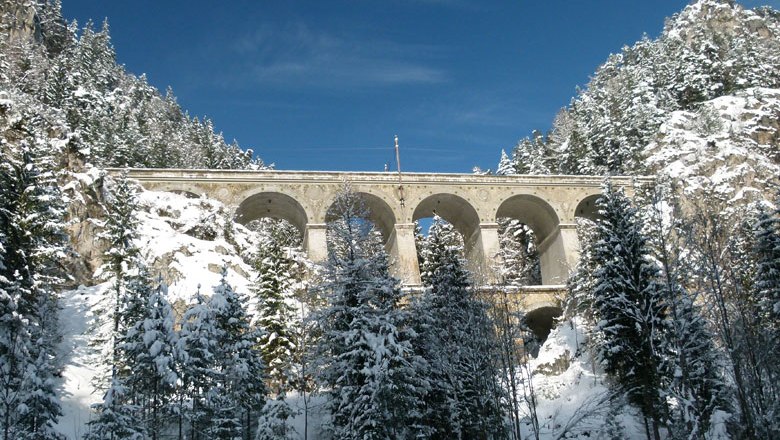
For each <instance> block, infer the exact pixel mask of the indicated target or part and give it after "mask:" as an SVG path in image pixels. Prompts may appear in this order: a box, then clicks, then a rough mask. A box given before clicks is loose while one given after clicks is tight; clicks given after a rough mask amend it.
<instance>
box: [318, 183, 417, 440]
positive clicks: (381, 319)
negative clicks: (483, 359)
mask: <svg viewBox="0 0 780 440" xmlns="http://www.w3.org/2000/svg"><path fill="white" fill-rule="evenodd" d="M331 213H332V218H333V219H334V220H333V221H331V222H330V223H329V224H328V235H329V238H330V240H331V242H332V243H331V246H330V252H329V257H328V263H327V265H326V271H327V273H328V281H327V282H326V283H325V284H324V286H323V287H322V289H323V291H324V293H325V295H326V296H327V298H328V300H329V303H328V306H327V307H326V308H325V309H324V310H323V311H322V312H321V315H320V319H319V322H320V326H321V328H322V337H321V339H320V341H321V343H320V347H319V352H320V359H321V360H322V363H323V365H322V369H321V372H320V381H321V383H322V384H323V386H324V388H325V389H326V390H327V391H326V394H327V406H328V408H329V410H330V413H331V420H332V425H333V427H332V429H333V435H334V437H336V438H340V439H366V438H374V439H394V438H414V437H416V436H418V435H424V434H425V431H424V430H423V427H422V426H421V423H420V417H421V413H420V410H421V408H420V404H421V396H422V395H424V393H425V385H426V383H425V381H424V379H423V377H421V375H420V371H421V368H422V366H421V365H420V363H421V359H420V358H419V357H418V356H414V355H413V353H412V347H411V344H410V342H409V341H410V337H411V334H409V333H408V330H407V329H406V328H405V327H406V325H405V322H406V319H407V318H406V314H405V313H404V312H403V311H402V310H401V309H400V307H399V301H400V299H401V292H400V289H399V287H398V280H396V279H395V278H392V277H391V276H390V274H389V270H388V262H387V255H386V253H385V252H384V249H383V247H382V245H381V242H380V241H379V240H378V238H377V235H376V234H375V233H373V232H372V230H373V225H372V224H371V223H370V222H369V221H368V220H367V218H368V213H367V211H366V210H365V209H364V208H363V206H362V203H361V202H360V199H359V198H358V196H357V195H356V194H355V193H353V192H352V191H351V190H350V189H349V188H346V189H345V190H344V191H343V192H342V193H340V194H339V195H338V196H337V198H336V201H335V202H334V204H333V208H332V211H331Z"/></svg>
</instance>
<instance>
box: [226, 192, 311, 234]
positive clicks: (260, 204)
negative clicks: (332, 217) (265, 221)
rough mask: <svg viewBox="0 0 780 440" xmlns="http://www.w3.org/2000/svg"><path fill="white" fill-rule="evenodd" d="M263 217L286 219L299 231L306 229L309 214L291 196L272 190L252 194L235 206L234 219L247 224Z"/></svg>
mask: <svg viewBox="0 0 780 440" xmlns="http://www.w3.org/2000/svg"><path fill="white" fill-rule="evenodd" d="M264 217H270V218H276V219H282V220H287V221H288V222H290V223H291V224H292V225H293V226H295V227H296V228H297V229H298V230H299V231H301V233H303V232H304V231H305V230H306V224H307V223H309V215H308V214H307V212H306V210H305V209H304V207H303V206H302V205H301V204H300V203H299V202H298V201H297V200H296V199H294V198H292V197H291V196H289V195H287V194H284V193H281V192H274V191H265V192H259V193H256V194H253V195H251V196H249V197H247V198H246V199H244V200H243V201H242V202H241V203H240V204H239V205H238V208H236V213H235V220H236V221H237V222H238V223H241V224H247V223H249V222H251V221H252V220H258V219H261V218H264Z"/></svg>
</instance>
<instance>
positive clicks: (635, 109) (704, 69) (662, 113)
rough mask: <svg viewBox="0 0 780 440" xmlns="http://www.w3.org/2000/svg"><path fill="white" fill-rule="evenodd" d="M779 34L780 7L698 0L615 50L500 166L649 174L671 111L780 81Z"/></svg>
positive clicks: (512, 170) (502, 170)
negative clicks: (651, 151) (653, 147)
mask: <svg viewBox="0 0 780 440" xmlns="http://www.w3.org/2000/svg"><path fill="white" fill-rule="evenodd" d="M778 35H780V15H778V12H777V11H775V10H773V9H771V8H768V7H766V8H760V9H754V10H745V9H743V8H742V6H740V5H739V4H736V3H734V2H733V1H731V0H704V1H697V2H693V3H692V4H691V5H689V6H688V7H687V8H686V9H685V10H684V11H683V12H681V13H680V14H676V15H675V16H673V17H671V18H670V19H669V20H668V22H667V24H666V27H665V28H664V30H663V32H662V34H661V36H660V37H658V38H657V39H650V38H644V39H642V40H641V41H639V42H637V43H635V44H634V45H632V46H626V47H624V48H623V50H622V51H621V52H620V53H617V54H613V55H611V56H610V57H609V58H608V59H607V61H606V62H605V63H604V64H602V65H601V66H600V67H599V68H598V69H597V70H596V72H595V73H594V74H593V76H592V77H591V79H590V82H589V83H588V84H587V86H586V87H585V88H583V89H582V90H580V91H579V94H578V95H577V96H576V97H575V98H574V99H572V101H571V103H570V104H569V105H568V106H567V107H565V108H564V109H562V110H561V111H560V113H559V114H558V115H557V117H556V118H555V121H554V122H553V124H552V129H551V131H550V132H549V133H547V134H544V133H542V132H540V131H535V132H534V133H533V134H532V135H531V136H529V137H526V138H523V139H521V140H520V141H519V142H518V144H517V145H516V146H515V147H514V148H513V149H512V151H511V154H509V155H507V154H506V153H504V154H502V157H501V160H500V163H499V165H498V168H497V173H498V174H589V175H604V174H612V175H616V174H625V175H630V174H648V173H650V172H652V171H654V170H652V169H651V168H650V167H649V166H648V164H647V162H646V161H645V159H646V156H647V151H646V148H647V146H648V145H649V144H650V143H651V141H653V140H654V137H655V136H656V135H657V133H658V129H659V127H660V126H661V124H662V123H664V122H666V120H667V118H668V117H669V115H670V114H671V113H672V112H673V111H675V110H688V111H692V112H706V111H707V110H706V109H701V108H700V104H701V103H702V102H704V101H707V100H710V99H713V98H717V97H719V96H724V95H729V94H734V93H735V92H737V91H740V90H745V89H749V88H753V87H766V88H777V87H780V73H778V72H780V38H778ZM702 116H703V118H702V119H705V120H706V119H707V118H706V116H709V115H706V114H705V115H702ZM710 119H711V118H710ZM703 123H707V121H704V122H703ZM709 123H710V124H713V123H715V124H716V123H717V121H709ZM736 134H737V135H740V134H741V133H736ZM764 153H765V154H767V155H768V156H773V157H775V160H777V158H778V157H780V156H777V153H776V152H772V151H766V152H764Z"/></svg>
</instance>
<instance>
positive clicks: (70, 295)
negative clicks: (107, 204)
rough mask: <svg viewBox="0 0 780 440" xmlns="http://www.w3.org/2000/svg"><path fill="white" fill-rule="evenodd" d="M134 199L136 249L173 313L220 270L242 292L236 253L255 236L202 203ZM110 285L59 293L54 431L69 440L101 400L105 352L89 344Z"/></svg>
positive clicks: (151, 195)
mask: <svg viewBox="0 0 780 440" xmlns="http://www.w3.org/2000/svg"><path fill="white" fill-rule="evenodd" d="M97 176H99V173H97V172H94V170H93V172H87V173H83V174H80V175H79V176H78V177H79V179H80V181H81V182H85V183H87V184H89V183H92V182H94V181H95V180H96V178H97ZM139 201H140V205H141V207H142V211H141V212H139V215H138V216H139V219H140V225H141V227H140V230H139V240H138V243H137V245H138V246H139V248H140V249H141V252H142V254H143V255H145V257H146V258H145V259H146V261H147V263H149V264H150V265H151V266H152V268H153V272H154V273H155V274H157V275H159V276H161V277H163V279H165V280H166V281H167V282H168V283H169V289H168V294H169V298H168V299H169V301H170V302H171V303H172V304H173V305H174V308H175V309H177V310H179V311H181V310H183V309H184V307H185V306H186V305H188V304H191V303H192V301H193V298H194V296H195V294H196V292H198V289H200V290H201V292H202V293H204V294H205V295H208V294H209V292H211V290H212V288H213V287H214V286H216V285H217V284H218V283H219V280H220V271H221V268H222V267H223V266H224V265H227V267H228V271H227V279H228V282H229V283H230V284H231V285H232V286H233V287H234V288H235V289H236V290H237V291H239V292H243V293H248V286H249V284H250V283H251V282H252V280H253V279H254V277H255V273H254V272H253V270H252V267H251V266H250V265H248V264H247V263H246V262H245V261H244V259H243V258H242V257H241V255H242V253H247V252H250V251H251V250H252V249H254V246H256V237H255V235H254V234H253V233H252V232H250V231H249V230H247V229H245V228H243V227H242V226H241V225H235V224H233V223H232V220H231V219H230V218H229V217H228V216H227V213H228V211H227V210H226V208H225V207H224V206H222V205H221V204H220V203H219V202H217V201H213V200H209V199H205V198H204V199H191V198H187V197H185V196H183V195H179V194H173V193H161V192H147V191H144V192H141V193H140V194H139ZM96 279H99V278H96ZM110 287H111V283H110V282H103V283H100V284H96V285H94V286H80V287H78V288H77V289H73V290H69V291H66V292H63V294H62V296H61V303H60V304H61V307H62V310H61V313H60V321H61V325H62V334H63V340H62V342H61V344H60V348H61V356H62V361H63V364H64V370H63V372H62V384H61V390H60V395H61V396H62V407H63V413H64V414H63V416H62V417H61V418H60V421H59V425H58V429H59V431H60V432H61V433H63V434H65V435H66V436H67V437H68V438H70V439H78V438H81V435H83V434H84V429H85V424H86V423H87V421H89V420H90V405H92V404H94V403H97V402H100V401H101V400H102V398H103V395H102V391H100V390H97V389H96V387H95V385H96V383H95V377H96V375H97V374H98V373H99V371H100V367H99V365H101V363H102V361H103V360H102V359H101V357H102V356H103V354H102V350H101V349H100V347H92V346H90V343H91V341H93V340H94V336H95V333H96V331H97V329H96V328H95V326H96V323H97V321H96V320H97V319H98V318H99V316H97V315H96V313H97V311H98V310H99V309H100V307H99V305H100V303H101V302H102V301H104V299H105V297H106V295H110V294H111V292H109V290H110ZM248 306H249V310H250V312H251V311H253V310H254V307H253V306H252V303H251V301H250V304H249V305H248Z"/></svg>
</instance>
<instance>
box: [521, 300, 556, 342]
mask: <svg viewBox="0 0 780 440" xmlns="http://www.w3.org/2000/svg"><path fill="white" fill-rule="evenodd" d="M562 313H563V310H561V307H560V306H558V305H555V304H546V305H540V306H539V307H535V308H533V309H531V310H528V311H526V312H525V324H526V325H527V326H528V328H530V329H531V331H533V332H534V335H535V336H536V337H537V339H539V340H540V341H544V340H546V339H547V336H548V335H549V334H550V331H551V330H552V328H553V327H554V326H555V319H556V318H558V317H559V316H561V314H562Z"/></svg>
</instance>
